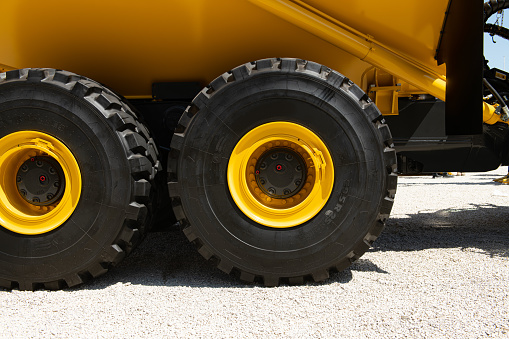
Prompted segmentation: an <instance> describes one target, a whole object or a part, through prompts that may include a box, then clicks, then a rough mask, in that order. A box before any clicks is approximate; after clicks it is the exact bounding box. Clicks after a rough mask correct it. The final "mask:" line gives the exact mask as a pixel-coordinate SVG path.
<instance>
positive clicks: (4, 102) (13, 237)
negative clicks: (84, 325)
mask: <svg viewBox="0 0 509 339" xmlns="http://www.w3.org/2000/svg"><path fill="white" fill-rule="evenodd" d="M1 91H2V95H0V137H3V136H5V135H8V134H10V133H13V132H17V131H24V130H34V131H41V132H44V133H47V134H49V135H52V136H53V137H55V138H57V139H59V140H60V141H62V142H63V143H64V144H65V145H66V146H67V147H68V149H69V150H70V151H71V152H72V153H73V155H74V157H75V159H76V161H77V163H78V165H79V168H80V171H81V176H82V191H81V196H80V200H79V203H78V205H77V207H76V209H75V210H74V212H73V214H72V215H71V216H70V217H69V218H68V220H67V221H65V222H64V223H63V224H62V225H61V226H59V227H58V228H56V229H55V230H53V231H51V232H47V233H43V234H40V235H31V236H27V235H22V234H17V233H14V232H11V231H9V230H7V229H5V228H3V227H0V233H1V235H0V262H3V263H2V264H1V265H0V276H1V277H2V278H4V279H10V280H13V281H17V280H19V279H20V278H25V279H28V280H34V281H40V280H38V279H41V277H43V279H44V281H52V280H57V279H61V278H62V272H69V271H70V268H73V269H72V271H73V272H76V273H78V272H81V271H84V270H85V268H86V267H87V265H90V261H91V257H94V258H95V259H96V260H97V256H98V255H100V253H101V252H103V251H104V250H105V249H106V248H108V247H109V246H110V245H111V243H112V242H113V241H114V240H115V238H116V237H117V236H118V232H119V230H120V229H121V226H122V224H123V222H124V219H125V208H126V205H127V204H128V201H129V200H128V199H129V198H130V196H131V187H130V186H126V185H125V184H122V183H125V182H129V175H130V173H129V166H128V163H127V160H126V154H125V151H124V148H123V146H122V144H121V142H120V140H119V138H118V136H117V135H116V132H115V131H114V130H112V128H111V127H110V126H108V124H107V122H106V120H105V118H104V116H103V115H102V114H101V112H99V111H98V109H97V108H96V107H94V106H93V105H91V104H89V103H88V102H86V100H84V99H82V98H79V97H77V96H75V95H73V94H71V93H69V92H68V91H67V90H64V89H61V88H59V87H57V86H54V85H50V84H43V83H28V82H25V83H21V82H10V83H4V84H2V85H1ZM105 225H107V227H105ZM91 253H95V255H91Z"/></svg>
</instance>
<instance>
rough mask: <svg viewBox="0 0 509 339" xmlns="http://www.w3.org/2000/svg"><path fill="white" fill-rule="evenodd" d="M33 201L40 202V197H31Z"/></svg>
mask: <svg viewBox="0 0 509 339" xmlns="http://www.w3.org/2000/svg"><path fill="white" fill-rule="evenodd" d="M32 201H33V202H41V199H39V198H38V197H35V198H33V199H32Z"/></svg>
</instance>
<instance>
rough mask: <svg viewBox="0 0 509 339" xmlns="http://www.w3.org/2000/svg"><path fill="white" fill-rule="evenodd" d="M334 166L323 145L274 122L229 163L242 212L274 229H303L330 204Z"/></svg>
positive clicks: (250, 137)
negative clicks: (308, 221)
mask: <svg viewBox="0 0 509 339" xmlns="http://www.w3.org/2000/svg"><path fill="white" fill-rule="evenodd" d="M333 185H334V165H333V163H332V157H331V154H330V153H329V151H328V148H327V146H326V145H325V144H324V143H323V141H322V140H321V139H320V138H319V137H318V136H317V135H316V134H315V133H314V132H312V131H311V130H309V129H307V128H306V127H304V126H301V125H298V124H295V123H291V122H283V121H281V122H271V123H267V124H264V125H261V126H258V127H256V128H254V129H252V130H251V131H249V132H248V133H246V134H245V135H244V136H243V137H242V138H241V140H239V142H238V143H237V145H236V146H235V148H234V150H233V152H232V154H231V156H230V160H229V162H228V187H229V189H230V193H231V195H232V197H233V200H234V201H235V203H236V204H237V207H239V208H240V210H241V211H242V212H244V214H245V215H246V216H248V217H249V218H251V219H252V220H254V221H255V222H258V223H260V224H262V225H265V226H268V227H274V228H286V227H293V226H297V225H301V224H302V223H304V222H306V221H307V220H310V219H311V218H313V217H314V216H315V215H316V214H317V213H318V212H319V211H320V210H321V209H322V208H323V206H324V205H325V203H326V202H327V200H328V199H329V196H330V194H331V192H332V187H333Z"/></svg>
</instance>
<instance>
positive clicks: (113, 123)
mask: <svg viewBox="0 0 509 339" xmlns="http://www.w3.org/2000/svg"><path fill="white" fill-rule="evenodd" d="M0 93H1V95H0V149H1V150H2V152H3V154H2V157H1V158H0V168H2V169H4V173H2V174H3V175H4V178H3V179H2V181H1V182H0V197H1V199H0V224H1V226H2V227H0V286H2V287H6V288H19V289H21V290H33V289H37V288H47V289H59V288H64V287H71V286H75V285H78V284H80V283H82V282H83V281H84V280H86V279H89V278H93V277H97V276H99V275H101V274H103V273H105V272H106V271H108V269H109V268H110V267H111V266H112V265H115V264H117V263H118V262H119V261H120V260H122V259H123V258H124V257H125V255H126V254H127V253H129V252H130V251H131V250H132V249H133V247H134V246H135V245H136V244H137V243H138V242H139V241H140V239H141V238H142V236H143V233H144V232H145V227H146V225H148V223H149V221H150V217H151V204H152V197H153V190H154V187H153V182H154V177H155V175H156V173H157V168H158V167H159V162H158V159H157V151H156V149H155V147H154V144H153V142H152V139H151V138H150V135H149V134H148V131H147V129H146V128H145V127H144V126H143V125H142V124H141V123H140V122H139V121H138V120H137V116H136V114H135V113H134V112H133V111H132V110H131V108H130V107H129V106H128V105H127V104H126V103H125V102H124V101H123V99H121V98H120V97H119V96H117V95H116V94H114V93H113V92H112V91H110V90H109V89H107V88H106V87H104V86H102V85H100V84H98V83H97V82H94V81H92V80H90V79H87V78H85V77H81V76H78V75H76V74H73V73H69V72H64V71H58V70H52V69H23V70H15V71H10V72H7V73H4V74H1V75H0ZM6 154H7V156H6Z"/></svg>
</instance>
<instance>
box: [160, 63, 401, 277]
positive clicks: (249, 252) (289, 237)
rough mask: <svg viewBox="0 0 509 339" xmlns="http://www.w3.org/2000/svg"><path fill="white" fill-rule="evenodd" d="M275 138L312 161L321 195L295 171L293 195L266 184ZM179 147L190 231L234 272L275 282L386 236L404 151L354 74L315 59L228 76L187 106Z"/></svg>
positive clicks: (314, 272) (175, 171)
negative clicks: (399, 159) (399, 154)
mask: <svg viewBox="0 0 509 339" xmlns="http://www.w3.org/2000/svg"><path fill="white" fill-rule="evenodd" d="M292 131H295V132H292ZM246 140H247V141H246ZM267 140H268V141H267ZM271 140H275V141H274V145H276V144H275V142H278V141H279V142H280V143H279V144H278V145H279V146H277V147H279V148H277V149H275V150H273V151H272V152H276V153H277V152H279V153H280V154H281V157H283V158H284V157H285V154H286V155H287V156H288V155H290V157H289V159H295V157H298V156H299V154H300V155H301V156H302V159H303V160H302V161H304V162H309V166H308V169H307V171H308V172H307V173H308V174H309V173H311V174H312V175H311V176H310V177H311V181H310V183H309V184H310V185H308V187H309V189H310V190H311V192H313V190H314V189H315V188H317V189H320V191H319V192H320V193H319V194H317V195H315V196H313V198H312V199H311V198H310V197H311V195H312V194H311V193H309V196H307V197H306V195H304V196H303V195H302V194H301V193H302V192H304V193H306V191H303V189H305V188H306V186H304V188H302V189H301V188H300V186H299V187H297V186H298V185H297V184H296V185H295V187H294V186H291V185H290V186H288V184H287V181H288V180H286V179H285V180H286V181H284V180H283V181H284V184H281V188H280V190H281V191H283V190H284V191H285V193H284V195H283V194H280V193H277V194H276V193H274V192H277V190H278V188H276V189H274V190H272V191H271V189H272V187H264V185H265V180H261V179H260V178H258V177H256V175H261V174H260V173H261V172H262V171H261V170H258V169H259V168H265V167H264V166H265V164H264V165H263V167H259V166H262V165H259V164H257V161H258V160H259V159H262V158H264V157H265V158H267V157H268V156H272V153H263V152H269V150H270V149H272V148H273V147H276V146H274V145H272V141H271ZM292 140H295V144H296V145H297V144H298V143H302V147H300V148H299V146H297V147H295V148H293V149H292V148H290V146H291V144H292ZM320 140H321V141H320ZM266 141H267V142H266ZM285 142H286V145H287V146H283V144H284V143H285ZM257 143H259V145H258V144H257ZM250 145H253V146H252V147H251V148H250ZM257 145H258V146H257ZM260 145H261V146H260ZM171 146H172V152H171V154H170V159H169V175H170V181H169V191H170V196H171V197H172V203H173V208H174V211H175V214H176V216H177V219H179V220H180V223H181V225H182V226H183V227H184V232H185V234H186V236H187V237H188V239H189V240H190V241H191V242H193V243H194V244H195V245H196V246H197V248H198V251H199V252H200V253H201V254H202V255H203V256H204V257H205V258H206V259H214V260H215V261H216V263H217V265H218V267H219V268H220V269H221V270H223V271H224V272H226V273H231V272H237V274H239V275H240V278H241V279H242V280H244V281H248V282H251V281H254V280H262V281H263V283H264V284H265V285H266V286H275V285H278V284H279V283H280V282H281V280H282V279H283V281H286V282H289V283H295V284H298V283H303V282H304V281H305V280H306V279H307V278H309V277H311V278H312V279H313V280H315V281H321V280H324V279H326V278H327V277H328V276H329V271H330V270H339V271H341V270H343V269H345V268H347V267H348V266H349V265H350V264H351V263H352V262H354V261H355V260H356V259H357V258H359V257H360V256H361V255H362V254H363V253H364V252H365V251H366V250H367V249H368V248H369V247H370V245H371V244H372V243H373V241H374V240H375V239H376V238H377V236H378V235H379V234H380V232H381V230H382V229H383V227H384V224H385V220H386V219H387V218H388V216H389V213H390V210H391V208H392V204H393V198H394V194H395V192H396V181H397V180H396V179H397V176H396V174H395V172H396V154H395V151H394V150H393V149H392V148H391V147H392V139H391V134H390V132H389V129H388V127H387V125H385V124H384V122H383V120H382V118H381V115H380V112H379V111H378V109H377V108H376V107H375V105H374V104H373V103H372V102H371V101H370V100H369V98H368V97H367V96H366V95H365V94H364V93H363V91H362V90H361V89H360V88H359V87H357V86H356V85H354V84H353V83H352V82H351V81H350V80H348V79H347V78H345V77H344V76H342V75H340V74H339V73H337V72H335V71H331V70H330V69H328V68H326V67H324V66H321V65H318V64H316V63H312V62H307V61H304V60H298V59H267V60H260V61H257V62H254V63H250V64H245V65H242V66H240V67H237V68H235V69H233V70H232V71H231V72H227V73H225V74H223V75H222V76H220V77H218V78H217V79H216V80H214V81H213V82H212V83H211V84H210V86H208V87H207V88H205V89H204V90H203V91H202V92H201V93H200V94H199V95H198V96H197V97H196V98H195V99H194V100H193V103H192V105H191V106H190V107H188V109H187V110H186V112H185V113H184V114H183V116H182V118H181V119H180V122H179V126H178V127H177V130H176V133H175V134H174V136H173V139H172V144H171ZM308 146H309V147H308ZM292 147H293V146H292ZM267 149H269V150H267ZM297 149H298V151H297ZM301 151H302V152H301ZM246 152H247V153H246ZM297 153H298V154H297ZM319 153H321V154H322V155H323V159H324V160H323V163H325V166H324V168H325V170H324V171H322V170H319V169H318V166H319V165H320V161H321V160H319V158H321V157H322V156H318V154H319ZM246 154H247V155H246ZM263 154H268V155H263ZM327 155H329V156H330V159H329V160H327ZM278 156H280V155H276V156H274V158H277V157H278ZM265 158H264V159H265ZM236 159H237V160H238V161H237V162H236ZM317 159H318V160H317ZM251 161H252V166H253V168H252V169H249V166H250V164H251ZM266 163H270V161H267V162H266ZM232 164H234V165H232ZM274 164H276V167H274V168H276V169H275V171H280V170H283V169H286V168H290V167H291V168H293V167H295V169H296V170H297V171H298V169H297V167H301V166H300V165H299V164H303V163H302V162H300V163H299V162H295V161H293V160H292V161H287V162H281V163H274ZM232 166H235V167H233V168H232ZM327 168H329V169H331V168H333V172H332V173H331V172H327V171H326V170H327ZM238 173H240V175H237V174H238ZM242 173H246V174H245V175H244V174H242ZM254 173H257V174H256V175H254ZM292 173H293V172H292ZM232 176H233V177H235V176H237V178H234V179H232V178H231V177H232ZM255 177H256V178H255ZM318 177H320V178H319V179H318ZM249 178H251V179H249ZM289 178H290V179H289V180H296V179H297V180H296V182H297V183H299V182H300V181H299V180H300V179H299V177H298V176H296V174H292V176H290V177H289ZM283 181H281V182H283ZM273 182H277V178H275V179H274V180H273ZM250 185H253V186H250ZM285 185H286V186H285ZM328 185H332V189H331V190H329V188H328ZM249 187H251V188H249ZM293 188H295V190H294V191H293V192H292V189H293ZM299 190H300V191H299ZM261 192H263V193H261ZM270 192H272V193H270ZM257 194H260V197H261V199H260V197H257V196H256V195H257ZM278 194H279V195H278ZM306 194H307V193H306ZM239 196H240V198H239ZM269 196H271V197H272V198H271V199H267V198H269ZM290 199H292V200H290ZM269 200H270V202H267V203H266V202H265V201H269ZM283 200H284V201H283ZM317 200H318V203H317V204H315V205H314V207H313V208H309V209H308V208H307V207H306V206H307V205H309V206H311V205H312V204H313V202H316V201H317ZM274 201H278V202H279V203H280V204H287V203H290V201H291V202H292V203H297V205H296V206H293V207H292V206H291V205H290V207H285V206H287V205H285V206H283V205H281V206H279V205H277V206H276V205H274V204H273V203H274ZM306 204H307V205H306ZM305 205H306V206H305ZM299 206H301V207H303V208H302V209H300V210H299V208H300V207H299ZM304 207H305V208H304ZM297 210H298V211H297ZM301 211H305V213H300V212H301Z"/></svg>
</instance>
